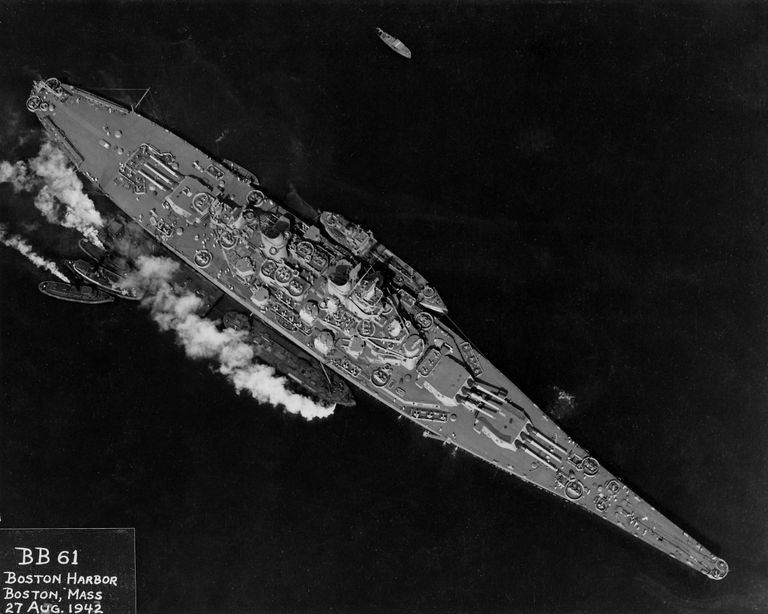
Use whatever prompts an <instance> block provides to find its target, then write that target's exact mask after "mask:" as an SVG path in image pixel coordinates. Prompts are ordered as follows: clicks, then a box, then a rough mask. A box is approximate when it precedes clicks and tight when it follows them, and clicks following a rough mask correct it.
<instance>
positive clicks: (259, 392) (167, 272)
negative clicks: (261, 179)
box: [126, 256, 334, 420]
mask: <svg viewBox="0 0 768 614" xmlns="http://www.w3.org/2000/svg"><path fill="white" fill-rule="evenodd" d="M136 265H137V266H136V270H135V271H134V272H133V273H132V274H130V275H129V277H128V279H127V281H126V284H128V285H130V286H131V287H133V288H136V289H138V290H141V291H143V292H145V298H144V299H143V304H144V306H145V307H147V308H149V310H150V313H151V314H152V318H153V319H154V321H155V322H156V323H157V324H158V326H159V327H160V329H161V330H164V331H169V330H172V331H174V332H175V333H176V338H177V340H178V342H179V343H180V344H181V346H182V347H183V348H184V350H185V352H186V353H187V355H188V356H189V357H191V358H205V359H210V360H213V361H214V362H215V363H216V364H217V368H218V371H219V372H220V373H222V374H223V375H225V376H226V377H227V378H228V379H229V381H230V382H232V384H233V385H234V387H235V389H236V390H237V391H238V392H242V391H246V392H247V393H248V394H250V395H251V396H252V397H253V398H254V399H256V400H257V401H259V402H261V403H269V404H271V405H279V406H282V407H284V408H285V409H286V410H287V411H288V412H289V413H291V414H296V415H299V416H302V417H303V418H306V419H307V420H313V419H316V418H326V417H328V416H330V415H331V414H332V413H333V410H334V406H325V405H322V404H319V403H316V402H314V401H312V400H311V399H309V398H307V397H305V396H302V395H300V394H296V393H295V392H292V391H290V390H289V389H288V388H287V387H286V380H285V379H284V378H282V377H279V376H277V375H276V373H275V370H274V369H273V368H272V367H270V366H268V365H263V364H260V363H258V362H256V360H255V358H254V353H253V350H252V349H251V348H250V346H249V345H248V343H246V342H245V337H246V335H247V333H245V332H243V331H235V330H233V329H231V328H225V329H224V330H220V329H219V328H218V327H217V326H216V323H215V322H213V321H211V320H207V319H205V318H202V317H200V316H199V315H198V314H197V310H198V309H199V308H200V306H201V304H202V301H201V299H200V298H199V297H198V296H196V295H195V294H193V293H190V292H181V291H179V290H177V289H176V288H174V287H173V286H172V284H171V283H170V279H171V276H172V275H173V273H174V272H175V271H176V270H177V268H178V266H179V265H178V263H176V262H174V261H172V260H169V259H168V258H162V257H155V256H140V257H139V258H138V259H137V262H136Z"/></svg>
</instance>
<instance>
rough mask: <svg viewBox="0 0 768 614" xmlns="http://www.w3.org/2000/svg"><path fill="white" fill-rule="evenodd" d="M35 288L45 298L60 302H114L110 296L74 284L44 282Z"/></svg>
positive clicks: (90, 303)
mask: <svg viewBox="0 0 768 614" xmlns="http://www.w3.org/2000/svg"><path fill="white" fill-rule="evenodd" d="M37 288H38V290H40V292H42V293H43V294H45V295H46V296H51V297H53V298H57V299H59V300H61V301H70V302H72V303H85V304H88V305H99V304H102V303H111V302H112V301H114V300H115V297H114V296H112V295H111V294H107V293H106V292H102V291H101V290H98V289H96V288H91V286H80V287H77V286H75V285H74V284H67V283H64V282H63V281H44V282H42V283H41V284H39V285H38V286H37Z"/></svg>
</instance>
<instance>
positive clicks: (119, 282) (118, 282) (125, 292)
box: [64, 260, 143, 301]
mask: <svg viewBox="0 0 768 614" xmlns="http://www.w3.org/2000/svg"><path fill="white" fill-rule="evenodd" d="M64 262H66V264H67V266H68V267H69V268H70V269H72V271H73V272H74V273H75V274H77V275H79V276H80V277H82V278H83V279H84V280H85V281H87V282H89V283H92V284H93V285H94V286H96V287H97V288H100V289H101V290H103V291H104V292H108V293H109V294H113V295H115V296H117V297H118V298H123V299H125V300H127V301H140V300H141V299H142V298H143V295H142V294H141V293H140V292H138V291H137V290H136V289H135V288H129V287H126V286H124V285H123V284H124V283H125V277H124V276H122V275H118V274H117V273H115V272H114V271H110V270H109V269H107V268H105V267H101V266H98V265H94V264H90V263H89V262H86V261H85V260H65V261H64Z"/></svg>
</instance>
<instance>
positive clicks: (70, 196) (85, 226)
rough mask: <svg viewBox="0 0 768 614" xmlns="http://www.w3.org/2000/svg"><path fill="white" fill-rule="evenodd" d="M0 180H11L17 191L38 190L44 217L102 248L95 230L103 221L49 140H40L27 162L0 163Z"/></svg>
mask: <svg viewBox="0 0 768 614" xmlns="http://www.w3.org/2000/svg"><path fill="white" fill-rule="evenodd" d="M0 183H10V184H11V185H12V186H13V189H14V190H15V191H16V192H33V191H35V190H38V192H37V195H36V196H35V207H37V209H38V210H39V211H40V213H42V214H43V217H45V219H46V220H48V221H49V222H51V223H52V224H58V225H60V226H63V227H64V228H73V229H75V230H77V231H78V232H80V233H81V234H82V235H83V236H84V237H85V238H87V239H88V240H89V241H90V242H91V243H93V244H94V245H97V246H98V247H103V245H102V243H101V241H100V240H99V237H98V232H99V229H100V228H101V227H102V226H104V220H103V218H102V217H101V214H100V213H99V212H98V211H97V210H96V207H95V206H94V204H93V201H92V200H91V199H90V198H89V197H88V195H87V194H86V193H85V192H84V191H83V182H82V181H80V178H79V177H78V176H77V173H76V172H75V169H74V168H73V167H72V166H71V165H70V164H69V161H68V160H67V157H66V156H65V155H64V152H62V151H61V150H60V149H58V148H57V147H56V146H55V145H53V143H51V142H50V141H45V142H43V144H42V146H41V147H40V151H39V153H38V154H37V156H35V157H34V158H32V159H31V160H28V161H27V162H24V161H22V160H19V161H17V162H14V163H11V162H7V161H2V162H0Z"/></svg>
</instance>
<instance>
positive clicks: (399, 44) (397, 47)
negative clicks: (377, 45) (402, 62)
mask: <svg viewBox="0 0 768 614" xmlns="http://www.w3.org/2000/svg"><path fill="white" fill-rule="evenodd" d="M376 34H378V35H379V38H380V39H381V40H382V41H384V44H385V45H386V46H387V47H389V48H390V49H391V50H392V51H394V52H395V53H399V54H400V55H401V56H403V57H404V58H408V59H409V60H410V59H411V50H410V49H408V47H406V46H405V45H404V44H403V41H401V40H400V39H399V38H395V37H394V36H392V35H391V34H387V33H386V32H385V31H384V30H382V29H381V28H376Z"/></svg>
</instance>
